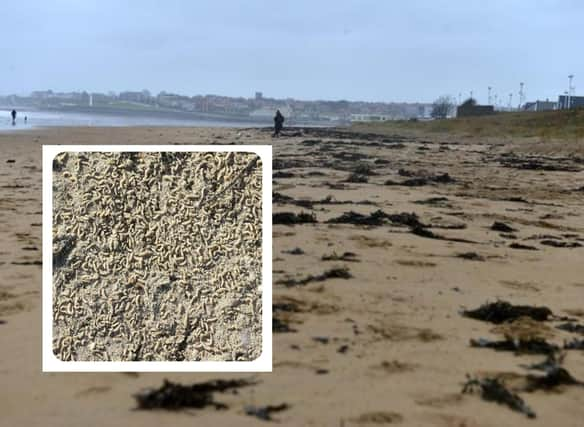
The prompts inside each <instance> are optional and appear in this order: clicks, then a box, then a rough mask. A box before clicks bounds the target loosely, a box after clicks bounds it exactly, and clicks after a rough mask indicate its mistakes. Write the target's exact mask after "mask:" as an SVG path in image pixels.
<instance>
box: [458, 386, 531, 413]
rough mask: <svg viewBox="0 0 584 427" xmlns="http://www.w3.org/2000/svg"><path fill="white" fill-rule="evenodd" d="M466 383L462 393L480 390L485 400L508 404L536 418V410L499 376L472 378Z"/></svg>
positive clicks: (513, 408) (515, 409)
mask: <svg viewBox="0 0 584 427" xmlns="http://www.w3.org/2000/svg"><path fill="white" fill-rule="evenodd" d="M467 378H468V380H467V382H466V383H465V384H464V387H463V389H462V393H465V394H467V393H473V392H476V391H477V389H478V391H480V394H481V397H482V398H483V400H486V401H489V402H496V403H498V404H501V405H507V406H508V407H509V408H511V409H512V410H514V411H517V412H521V413H523V414H525V415H527V416H528V417H529V418H535V417H536V415H535V412H533V410H532V409H531V408H530V407H529V406H528V405H527V404H526V403H525V401H524V400H523V399H522V398H521V397H519V396H518V395H517V394H515V393H513V392H512V391H510V390H509V389H507V387H505V385H504V384H503V383H502V382H501V381H500V380H499V379H497V378H483V379H477V378H470V377H467Z"/></svg>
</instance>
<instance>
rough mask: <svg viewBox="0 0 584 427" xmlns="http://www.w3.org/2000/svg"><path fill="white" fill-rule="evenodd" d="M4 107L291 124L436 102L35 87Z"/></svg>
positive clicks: (400, 112) (340, 120)
mask: <svg viewBox="0 0 584 427" xmlns="http://www.w3.org/2000/svg"><path fill="white" fill-rule="evenodd" d="M0 106H4V107H13V106H14V107H17V106H18V107H21V108H22V107H27V108H35V109H39V110H59V111H67V110H68V111H77V112H94V113H99V112H103V113H108V112H110V113H124V114H131V113H134V114H144V115H147V114H165V115H167V116H169V117H170V116H175V117H179V118H180V117H184V118H206V119H219V120H230V119H231V120H245V121H251V122H268V121H271V120H272V118H273V117H274V112H275V111H276V110H277V109H279V110H280V111H281V112H282V114H283V115H284V116H285V117H286V122H287V124H294V123H323V124H325V123H329V124H346V123H350V122H351V121H355V120H374V121H375V120H400V119H412V118H429V117H430V113H431V110H432V104H427V103H396V102H390V103H384V102H353V101H303V100H297V99H293V98H286V99H275V98H270V97H266V96H264V95H263V93H262V92H255V94H254V96H253V97H250V98H243V97H239V98H234V97H228V96H218V95H195V96H186V95H180V94H175V93H168V92H160V93H159V94H157V95H153V94H152V93H150V91H148V90H142V91H125V92H119V93H116V92H108V93H90V92H87V91H77V92H54V91H52V90H43V91H34V92H32V93H30V95H29V96H19V95H9V96H0Z"/></svg>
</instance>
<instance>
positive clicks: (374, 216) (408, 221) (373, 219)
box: [326, 209, 425, 227]
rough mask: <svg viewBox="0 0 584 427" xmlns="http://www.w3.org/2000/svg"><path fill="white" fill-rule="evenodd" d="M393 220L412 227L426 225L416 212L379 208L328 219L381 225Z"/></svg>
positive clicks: (345, 222) (394, 223)
mask: <svg viewBox="0 0 584 427" xmlns="http://www.w3.org/2000/svg"><path fill="white" fill-rule="evenodd" d="M388 221H389V222H391V224H392V225H406V226H410V227H416V226H418V227H425V225H424V224H422V223H421V222H420V221H419V219H418V216H417V215H416V214H415V213H407V212H402V213H399V214H387V213H385V212H383V211H382V210H380V209H378V210H376V211H375V212H372V213H370V214H369V215H364V214H360V213H357V212H353V211H350V212H345V213H344V214H343V215H341V216H340V217H337V218H332V219H329V220H328V221H326V222H327V223H330V224H354V225H372V226H380V225H384V224H387V223H388Z"/></svg>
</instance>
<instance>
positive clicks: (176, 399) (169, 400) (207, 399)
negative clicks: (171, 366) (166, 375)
mask: <svg viewBox="0 0 584 427" xmlns="http://www.w3.org/2000/svg"><path fill="white" fill-rule="evenodd" d="M254 384H256V383H255V382H254V381H250V380H246V379H241V380H212V381H206V382H202V383H195V384H192V385H188V386H185V385H182V384H178V383H173V382H171V381H168V380H167V379H165V380H164V383H163V385H162V386H161V387H160V388H157V389H147V390H144V391H142V392H139V393H136V394H135V395H134V399H136V403H137V404H138V407H137V409H166V410H171V411H176V410H180V409H184V408H195V409H202V408H205V407H207V406H213V407H214V408H215V409H226V408H227V405H225V404H224V403H220V402H216V401H215V400H214V399H213V393H215V392H220V393H223V392H225V391H228V390H233V391H236V390H237V389H238V388H240V387H247V386H251V385H254Z"/></svg>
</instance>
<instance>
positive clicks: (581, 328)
mask: <svg viewBox="0 0 584 427" xmlns="http://www.w3.org/2000/svg"><path fill="white" fill-rule="evenodd" d="M556 328H558V329H560V330H562V331H566V332H572V333H575V334H580V335H584V325H580V324H578V323H573V322H567V323H562V324H561V325H558V326H556Z"/></svg>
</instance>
